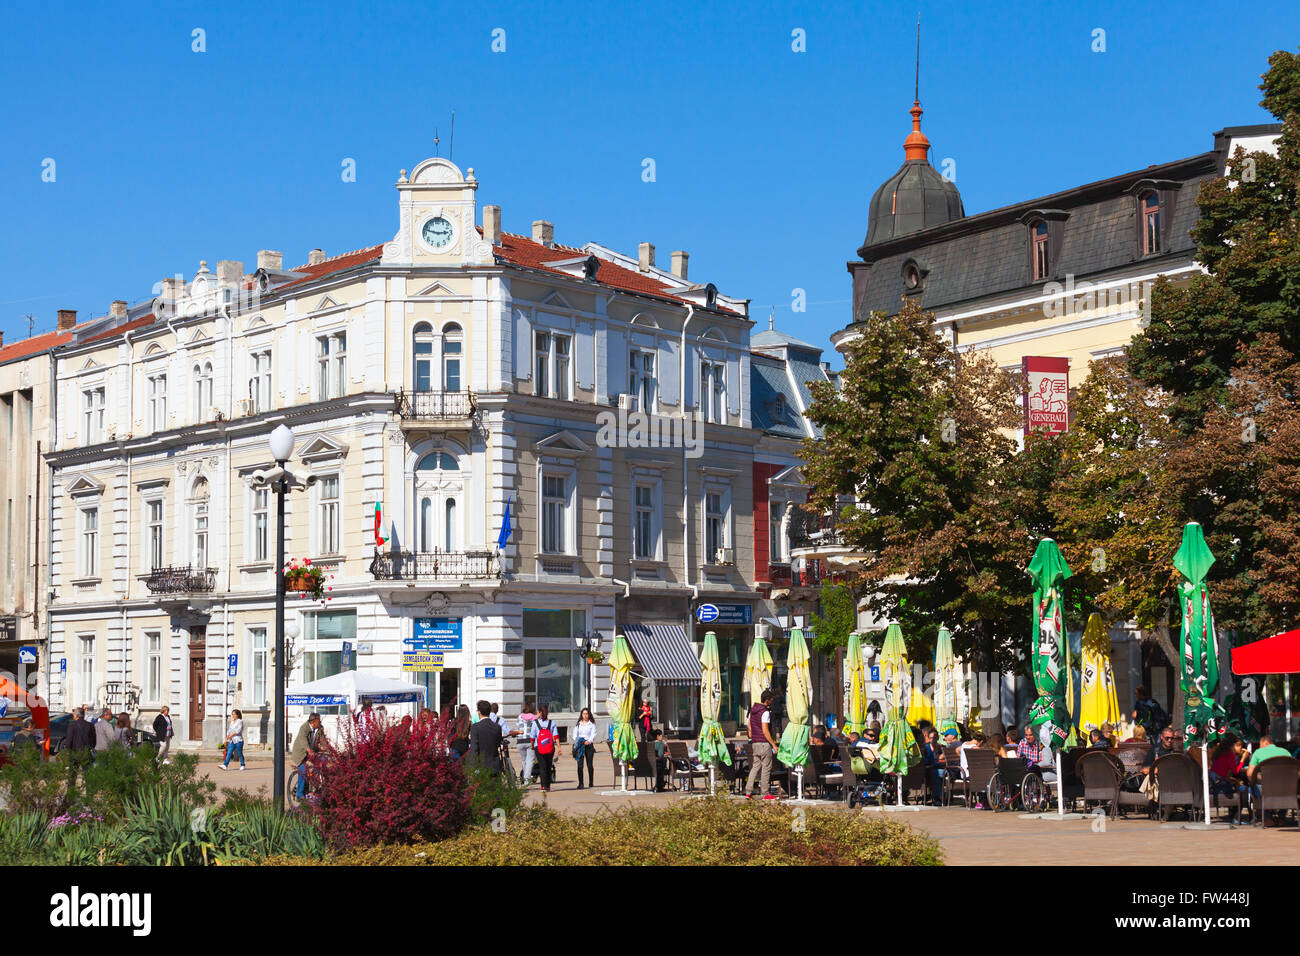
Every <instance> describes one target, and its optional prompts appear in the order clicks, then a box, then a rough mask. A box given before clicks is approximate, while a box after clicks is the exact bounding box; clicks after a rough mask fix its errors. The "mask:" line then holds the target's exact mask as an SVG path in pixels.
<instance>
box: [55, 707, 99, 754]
mask: <svg viewBox="0 0 1300 956" xmlns="http://www.w3.org/2000/svg"><path fill="white" fill-rule="evenodd" d="M63 746H64V748H65V749H67V750H68V751H70V752H71V753H72V757H73V761H74V762H76V763H78V764H80V763H85V762H86V761H88V760H89V759H90V756H91V753H92V751H93V750H94V749H95V728H94V727H93V726H91V724H90V722H89V721H87V720H86V711H85V708H83V707H78V708H77V709H76V710H75V711H73V713H72V723H71V724H70V725H69V726H68V733H67V736H66V737H65V738H64V741H63Z"/></svg>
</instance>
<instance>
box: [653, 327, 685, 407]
mask: <svg viewBox="0 0 1300 956" xmlns="http://www.w3.org/2000/svg"><path fill="white" fill-rule="evenodd" d="M657 361H658V363H659V367H658V368H657V369H655V373H656V375H657V376H658V378H659V401H661V402H663V403H664V404H665V405H676V404H677V397H678V388H677V378H678V374H679V372H680V369H679V368H678V364H677V343H676V342H674V341H673V340H672V339H664V340H662V341H661V342H660V344H659V358H658V359H657Z"/></svg>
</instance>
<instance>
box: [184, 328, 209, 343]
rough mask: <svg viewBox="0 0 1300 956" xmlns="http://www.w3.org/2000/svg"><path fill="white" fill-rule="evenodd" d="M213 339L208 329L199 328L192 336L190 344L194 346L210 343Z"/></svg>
mask: <svg viewBox="0 0 1300 956" xmlns="http://www.w3.org/2000/svg"><path fill="white" fill-rule="evenodd" d="M211 339H212V336H210V335H208V330H207V329H202V328H199V329H195V330H194V334H193V335H191V336H190V341H189V344H190V345H193V344H194V343H196V342H207V341H210V340H211Z"/></svg>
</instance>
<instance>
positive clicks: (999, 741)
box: [980, 734, 1012, 757]
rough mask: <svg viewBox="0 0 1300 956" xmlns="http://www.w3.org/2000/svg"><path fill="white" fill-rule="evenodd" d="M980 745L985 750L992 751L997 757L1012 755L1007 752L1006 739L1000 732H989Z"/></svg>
mask: <svg viewBox="0 0 1300 956" xmlns="http://www.w3.org/2000/svg"><path fill="white" fill-rule="evenodd" d="M980 746H981V747H983V748H984V749H985V750H991V751H993V752H994V753H995V754H997V755H998V756H999V757H1010V756H1012V754H1010V753H1008V752H1007V741H1006V738H1005V737H1003V736H1002V735H1001V734H989V735H988V737H987V738H986V739H985V741H984V743H982V744H981V745H980Z"/></svg>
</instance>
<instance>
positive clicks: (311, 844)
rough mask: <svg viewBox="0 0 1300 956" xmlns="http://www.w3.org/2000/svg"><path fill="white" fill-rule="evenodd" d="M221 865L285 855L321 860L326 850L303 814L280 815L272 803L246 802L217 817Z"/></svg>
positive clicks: (318, 833)
mask: <svg viewBox="0 0 1300 956" xmlns="http://www.w3.org/2000/svg"><path fill="white" fill-rule="evenodd" d="M216 820H217V824H218V830H219V835H220V840H221V843H220V846H219V853H220V856H221V859H222V862H234V861H239V860H260V859H262V858H264V857H267V856H271V855H275V854H284V855H288V856H301V857H307V858H309V859H313V860H319V859H322V858H323V857H324V856H325V854H326V852H327V847H326V844H325V839H324V837H322V836H321V834H320V831H319V830H317V829H316V826H315V824H314V823H313V822H312V820H311V819H310V818H309V817H308V816H306V815H305V814H303V813H299V812H289V813H283V812H281V813H277V812H276V809H275V807H274V806H273V805H272V804H271V803H270V802H262V803H254V802H248V803H245V804H244V806H242V807H241V808H240V809H238V810H234V811H229V812H227V811H224V810H223V811H221V812H220V814H219V815H218V816H217V817H216Z"/></svg>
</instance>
